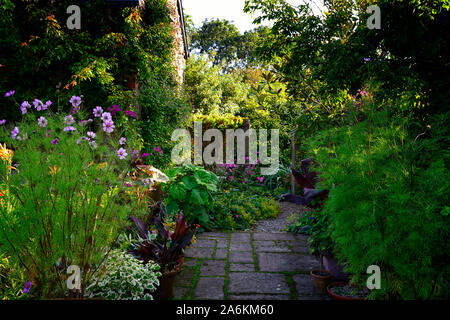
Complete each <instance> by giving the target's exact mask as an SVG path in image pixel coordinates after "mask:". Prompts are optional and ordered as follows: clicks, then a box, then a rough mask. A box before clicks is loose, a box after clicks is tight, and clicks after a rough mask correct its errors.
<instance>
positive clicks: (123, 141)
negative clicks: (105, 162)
mask: <svg viewBox="0 0 450 320" xmlns="http://www.w3.org/2000/svg"><path fill="white" fill-rule="evenodd" d="M126 142H127V138H125V137H122V138H120V139H119V144H120V145H124V144H125V143H126Z"/></svg>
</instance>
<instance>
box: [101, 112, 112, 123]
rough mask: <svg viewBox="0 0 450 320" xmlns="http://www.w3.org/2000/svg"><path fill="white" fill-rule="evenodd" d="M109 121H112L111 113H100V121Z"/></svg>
mask: <svg viewBox="0 0 450 320" xmlns="http://www.w3.org/2000/svg"><path fill="white" fill-rule="evenodd" d="M108 120H109V121H110V120H112V117H111V113H109V112H103V113H102V121H108Z"/></svg>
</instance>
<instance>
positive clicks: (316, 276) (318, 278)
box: [309, 269, 333, 293]
mask: <svg viewBox="0 0 450 320" xmlns="http://www.w3.org/2000/svg"><path fill="white" fill-rule="evenodd" d="M309 274H310V275H311V279H312V281H313V284H314V288H315V289H316V291H317V292H318V293H327V286H328V284H329V283H330V281H331V277H332V276H333V274H332V273H331V272H330V271H327V270H322V274H321V272H320V270H317V269H316V270H311V272H310V273H309Z"/></svg>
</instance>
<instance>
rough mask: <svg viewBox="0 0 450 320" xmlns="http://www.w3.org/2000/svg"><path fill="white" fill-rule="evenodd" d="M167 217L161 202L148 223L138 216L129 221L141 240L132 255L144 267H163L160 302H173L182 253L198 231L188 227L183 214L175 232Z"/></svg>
mask: <svg viewBox="0 0 450 320" xmlns="http://www.w3.org/2000/svg"><path fill="white" fill-rule="evenodd" d="M165 217H166V214H165V209H164V207H163V206H162V204H161V203H160V202H158V203H157V204H156V205H154V206H153V207H152V209H151V213H150V215H149V216H148V219H147V222H143V221H142V220H140V219H138V218H137V217H135V216H131V217H130V219H131V220H132V221H133V223H134V225H135V226H136V227H137V230H138V233H139V237H140V238H141V241H140V245H139V247H138V248H136V249H134V250H131V251H130V252H131V253H132V254H133V255H135V256H137V257H138V258H140V259H141V260H143V261H144V264H146V263H148V262H149V261H155V262H157V263H158V264H159V265H160V267H161V273H162V276H161V277H160V279H159V281H160V285H159V287H158V289H157V291H156V294H155V297H156V299H159V300H167V299H171V298H173V287H174V284H175V279H176V276H177V274H178V273H179V272H180V271H181V268H182V266H183V261H184V255H183V250H184V248H185V247H186V246H187V245H189V244H190V243H191V240H192V238H193V237H194V235H195V233H196V232H197V229H198V225H189V224H188V223H187V222H186V219H185V218H184V215H183V213H182V212H180V213H179V214H178V215H177V216H176V220H175V230H174V231H173V232H172V231H170V230H169V229H167V227H166V226H165V225H164V220H165ZM152 227H154V228H156V235H155V233H152V231H151V228H152Z"/></svg>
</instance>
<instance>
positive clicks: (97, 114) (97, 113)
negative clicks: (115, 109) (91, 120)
mask: <svg viewBox="0 0 450 320" xmlns="http://www.w3.org/2000/svg"><path fill="white" fill-rule="evenodd" d="M92 113H93V114H94V117H96V118H100V117H101V116H102V113H103V108H102V107H100V106H97V107H95V108H94V110H93V111H92Z"/></svg>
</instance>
